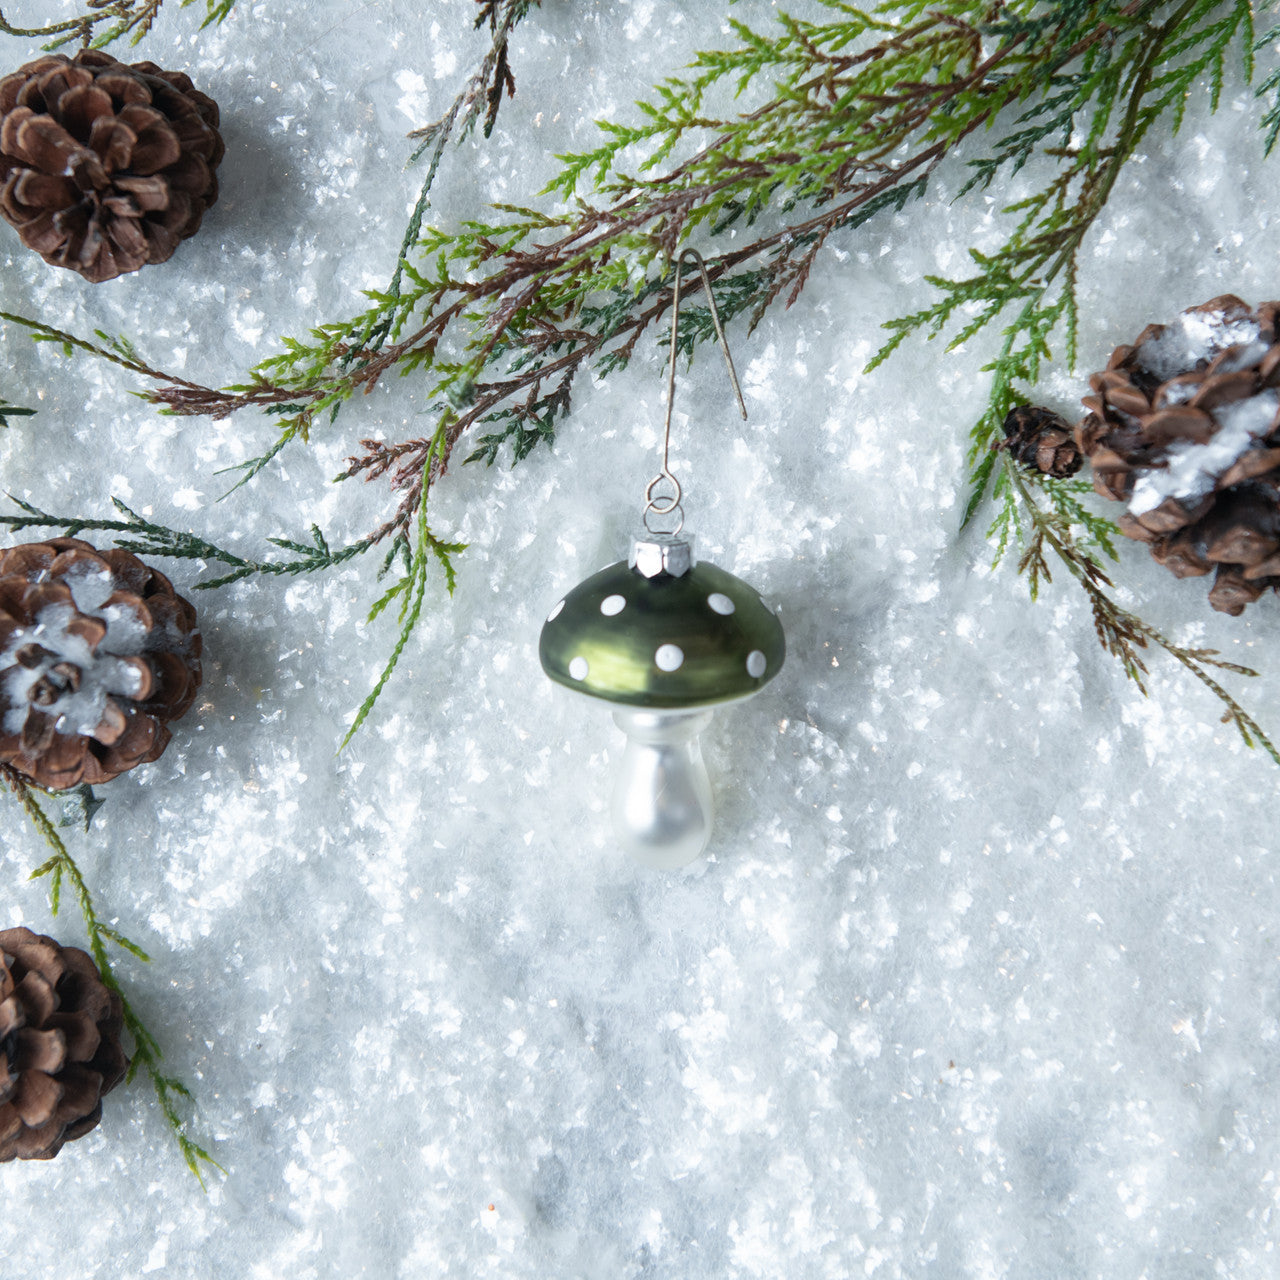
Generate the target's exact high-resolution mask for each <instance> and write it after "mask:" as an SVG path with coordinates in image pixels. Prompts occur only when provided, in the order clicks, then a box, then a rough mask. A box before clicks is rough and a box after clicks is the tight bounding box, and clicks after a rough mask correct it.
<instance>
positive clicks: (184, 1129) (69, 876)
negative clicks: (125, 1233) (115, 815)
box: [0, 765, 226, 1187]
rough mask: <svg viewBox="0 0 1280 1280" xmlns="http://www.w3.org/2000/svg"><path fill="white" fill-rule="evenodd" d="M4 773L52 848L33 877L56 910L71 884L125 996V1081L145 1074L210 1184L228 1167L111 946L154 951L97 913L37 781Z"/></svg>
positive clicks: (108, 972) (189, 1161) (185, 1154)
mask: <svg viewBox="0 0 1280 1280" xmlns="http://www.w3.org/2000/svg"><path fill="white" fill-rule="evenodd" d="M0 779H3V781H4V783H5V785H7V786H8V787H9V789H10V790H11V791H12V792H13V793H14V795H15V796H16V797H17V799H18V802H19V804H21V806H22V808H23V811H24V812H25V813H26V815H27V817H28V818H29V819H30V821H31V824H32V825H33V826H34V827H35V829H36V830H37V831H38V832H39V833H40V835H41V836H42V837H43V839H44V841H45V843H46V844H47V845H48V846H49V849H50V851H51V856H50V857H49V858H47V859H46V860H45V861H44V862H43V863H41V865H40V866H38V867H37V868H36V869H35V870H34V871H33V872H32V873H31V879H32V880H41V879H44V880H46V881H47V883H48V886H49V909H50V912H51V913H52V914H53V915H55V916H56V915H57V914H58V910H59V908H60V907H61V905H62V889H63V886H64V884H65V885H69V886H70V888H71V892H72V895H73V896H74V898H75V900H76V904H77V906H79V908H80V915H81V917H82V918H83V920H84V927H85V932H86V933H87V934H88V941H89V953H90V955H92V956H93V960H94V963H95V964H96V965H97V966H98V972H99V973H100V974H101V975H102V981H103V982H104V983H105V984H106V985H107V986H108V987H109V988H110V989H111V990H112V991H114V992H115V993H116V994H117V995H118V996H119V997H120V1004H121V1007H122V1009H123V1012H124V1025H125V1030H126V1031H128V1033H129V1036H130V1038H131V1039H132V1041H133V1051H132V1053H131V1054H130V1060H129V1071H128V1074H127V1076H126V1077H125V1079H126V1083H128V1082H131V1081H132V1080H133V1079H134V1078H135V1077H136V1076H137V1074H138V1073H139V1072H144V1073H145V1074H146V1076H147V1078H148V1079H149V1080H150V1081H151V1087H152V1088H153V1089H154V1090H155V1094H156V1099H157V1100H158V1101H159V1103H160V1110H161V1113H162V1114H163V1115H164V1118H165V1123H166V1124H167V1125H168V1126H169V1128H170V1130H171V1131H172V1133H173V1137H174V1140H175V1141H176V1142H177V1144H178V1150H179V1151H180V1152H181V1153H182V1158H183V1160H184V1161H185V1162H186V1165H187V1168H188V1169H190V1170H191V1172H192V1173H193V1174H194V1175H195V1176H196V1178H197V1180H198V1181H199V1183H200V1185H201V1186H202V1187H203V1186H204V1185H205V1182H204V1171H205V1167H206V1166H207V1167H208V1168H213V1169H217V1170H218V1171H219V1172H222V1173H225V1172H226V1170H225V1169H223V1168H222V1166H221V1165H220V1164H219V1163H218V1162H217V1161H216V1160H215V1159H214V1158H213V1157H212V1156H211V1155H210V1154H209V1152H208V1151H207V1150H206V1149H205V1148H204V1147H203V1146H202V1145H201V1144H200V1143H199V1142H197V1141H196V1140H195V1139H194V1138H192V1137H191V1135H190V1133H189V1132H188V1125H187V1121H186V1120H185V1119H184V1118H183V1116H182V1109H183V1108H184V1106H185V1105H186V1104H189V1103H192V1102H193V1101H194V1099H193V1098H192V1095H191V1091H190V1090H189V1089H188V1088H187V1086H186V1085H185V1084H183V1082H182V1081H181V1080H179V1079H177V1078H176V1077H174V1076H171V1075H168V1074H166V1072H165V1071H164V1068H163V1061H164V1051H163V1050H162V1049H161V1048H160V1043H159V1041H157V1040H156V1038H155V1036H154V1035H152V1034H151V1032H150V1031H148V1030H147V1028H146V1026H145V1024H144V1023H143V1021H142V1019H141V1018H140V1017H139V1016H138V1013H137V1011H136V1010H135V1009H134V1007H133V1005H132V1003H131V1002H130V1000H129V997H128V996H127V995H126V994H125V991H124V988H123V987H122V986H121V984H120V980H119V978H117V977H116V973H115V969H114V968H113V967H112V962H111V951H112V948H118V949H120V950H122V951H126V952H128V953H129V955H131V956H133V957H134V959H136V960H141V961H143V962H144V963H149V962H150V960H151V957H150V956H149V955H147V953H146V952H145V951H143V950H142V948H141V947H139V946H138V945H137V943H134V942H130V941H129V939H128V938H126V937H125V936H124V934H122V933H121V932H120V931H119V930H118V929H113V928H112V927H111V926H110V925H108V924H105V923H104V922H103V920H102V919H101V917H100V916H99V915H98V910H97V907H96V906H95V905H94V901H93V896H92V894H91V893H90V892H89V886H88V884H87V883H86V882H85V878H84V875H83V873H82V872H81V870H80V867H79V865H78V864H77V862H76V860H75V858H73V857H72V856H71V853H70V851H69V850H68V849H67V846H66V843H65V841H64V840H63V839H62V837H61V836H60V835H59V834H58V830H57V828H56V827H55V826H54V825H53V822H52V821H51V820H50V818H49V816H48V814H46V813H45V811H44V809H43V808H42V807H41V805H40V802H39V801H38V800H37V799H36V794H35V792H36V789H35V787H34V786H33V785H32V784H31V783H30V782H28V781H27V779H25V778H23V777H22V776H21V775H20V774H18V773H16V772H15V771H14V770H12V769H10V768H9V766H8V765H0Z"/></svg>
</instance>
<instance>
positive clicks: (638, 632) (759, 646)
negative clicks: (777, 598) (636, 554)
mask: <svg viewBox="0 0 1280 1280" xmlns="http://www.w3.org/2000/svg"><path fill="white" fill-rule="evenodd" d="M613 596H620V597H622V599H623V600H624V601H625V604H624V605H623V607H622V609H621V611H620V612H618V613H616V614H614V615H613V616H608V615H606V614H605V613H603V612H602V611H601V608H600V606H601V605H602V604H603V603H604V602H605V601H606V600H608V599H609V598H610V597H613ZM712 596H717V597H727V598H728V600H730V601H732V603H733V612H732V613H731V614H728V615H727V616H726V615H724V614H722V613H719V612H717V611H716V609H715V608H713V607H712V605H711V603H710V598H711V597H712ZM721 603H722V602H721ZM552 612H553V614H554V616H553V617H551V618H550V619H548V621H547V623H546V625H545V626H543V628H542V637H541V640H540V641H539V644H538V656H539V657H540V658H541V659H542V669H543V670H544V671H545V672H546V673H547V675H549V676H550V677H551V679H552V680H555V681H556V682H557V683H558V684H562V685H565V686H566V687H567V688H570V689H576V690H577V691H578V692H579V693H586V694H590V695H591V696H592V697H595V698H603V699H605V700H606V701H609V702H619V703H623V704H624V705H626V706H632V707H656V708H664V709H673V708H677V707H697V706H706V705H709V704H712V703H717V702H729V701H732V700H734V699H736V698H745V697H748V696H749V695H750V694H753V693H755V692H756V691H757V690H758V689H761V688H763V687H764V686H765V685H766V684H768V683H769V681H770V680H772V679H773V677H774V676H775V675H777V674H778V672H779V671H780V670H781V669H782V663H783V660H784V659H785V657H786V651H787V649H786V641H785V639H784V637H783V634H782V624H781V623H780V622H779V621H778V619H777V617H776V616H775V615H774V614H773V612H772V611H771V610H770V609H769V608H768V606H767V605H766V604H765V603H764V601H763V600H761V598H760V594H759V592H757V591H756V589H755V588H754V587H752V586H749V585H748V584H747V583H745V582H743V581H742V579H741V578H735V577H734V576H733V574H731V573H726V572H725V571H724V570H723V569H717V568H716V566H715V565H713V564H699V565H695V566H694V567H693V568H692V569H691V570H690V571H689V572H688V573H686V574H682V575H681V576H680V577H678V578H675V577H671V576H670V575H669V574H659V575H658V576H657V577H655V578H646V577H644V576H643V575H641V574H639V573H637V572H636V571H635V570H634V569H631V568H629V567H628V566H627V562H626V561H625V560H620V561H619V562H618V563H617V564H613V565H610V566H609V567H608V568H607V569H602V570H601V571H600V572H599V573H597V574H594V575H593V576H592V577H590V578H587V579H586V581H584V582H581V583H579V584H578V585H577V586H576V587H574V589H573V590H572V591H570V592H569V594H568V595H567V596H566V597H565V598H564V601H563V603H562V607H560V611H559V612H558V613H556V612H555V610H553V611H552ZM668 645H674V646H676V647H677V648H678V649H679V650H680V653H681V655H682V660H681V662H680V665H679V666H678V667H677V668H676V669H675V670H673V671H666V670H663V669H662V667H661V666H660V665H659V656H660V650H663V646H668ZM668 652H669V651H663V656H667V654H668ZM751 655H757V656H756V657H755V658H754V661H753V669H756V670H758V669H759V664H760V662H761V661H763V664H764V666H763V671H762V672H761V673H760V674H758V675H753V674H752V671H751V670H749V669H748V659H749V658H750V657H751ZM583 662H585V664H586V672H585V674H583V673H582V663H583Z"/></svg>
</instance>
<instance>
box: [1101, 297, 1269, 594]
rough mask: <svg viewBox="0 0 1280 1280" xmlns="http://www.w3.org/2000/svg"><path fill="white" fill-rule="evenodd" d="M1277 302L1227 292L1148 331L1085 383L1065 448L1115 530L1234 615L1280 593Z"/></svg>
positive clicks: (1124, 347)
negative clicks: (1112, 502) (1078, 459)
mask: <svg viewBox="0 0 1280 1280" xmlns="http://www.w3.org/2000/svg"><path fill="white" fill-rule="evenodd" d="M1278 319H1280V303H1276V302H1264V303H1262V304H1261V306H1259V307H1258V308H1257V310H1254V309H1252V308H1251V307H1249V305H1248V304H1247V303H1244V302H1241V300H1240V299H1239V298H1237V297H1234V296H1232V295H1231V294H1224V295H1223V296H1222V297H1220V298H1214V299H1212V300H1211V301H1209V302H1206V303H1204V304H1203V305H1202V306H1199V307H1191V308H1189V309H1188V310H1186V311H1184V312H1183V313H1182V314H1181V315H1179V316H1178V317H1177V318H1176V319H1175V320H1174V321H1173V322H1172V323H1171V324H1168V325H1162V324H1154V325H1149V326H1148V327H1147V328H1146V329H1144V330H1143V331H1142V333H1140V334H1139V335H1138V337H1137V339H1136V340H1135V341H1134V342H1133V344H1132V345H1130V346H1122V347H1117V348H1116V349H1115V351H1114V352H1112V354H1111V359H1110V361H1108V363H1107V368H1106V370H1105V371H1104V372H1102V373H1095V374H1094V375H1093V376H1092V377H1091V378H1090V379H1089V385H1090V386H1091V387H1092V388H1093V394H1092V395H1088V396H1085V397H1084V401H1083V402H1084V405H1085V407H1086V408H1087V409H1088V410H1089V413H1088V415H1087V416H1086V417H1085V419H1084V421H1083V422H1081V423H1080V424H1079V426H1077V427H1076V442H1077V443H1078V444H1079V445H1080V448H1081V449H1082V450H1083V451H1084V453H1085V454H1086V456H1087V457H1088V458H1089V461H1090V462H1091V463H1092V465H1093V486H1094V488H1095V489H1096V490H1097V491H1098V492H1099V493H1100V494H1102V495H1103V496H1104V497H1107V498H1113V499H1116V500H1117V501H1120V502H1123V503H1125V504H1126V506H1127V507H1128V510H1127V511H1126V512H1125V513H1124V515H1122V516H1121V517H1120V518H1119V521H1118V523H1119V525H1120V528H1121V530H1122V532H1124V533H1125V534H1126V535H1127V536H1128V537H1130V538H1136V539H1138V540H1139V541H1141V542H1146V543H1148V544H1149V545H1150V547H1151V554H1152V555H1153V556H1154V557H1155V559H1156V560H1157V561H1158V562H1159V563H1160V564H1163V565H1165V566H1166V567H1167V568H1168V569H1170V570H1171V571H1172V572H1173V573H1175V574H1176V575H1177V576H1178V577H1179V578H1187V577H1202V576H1204V575H1205V574H1208V573H1210V572H1212V573H1213V574H1214V583H1213V588H1212V589H1211V590H1210V592H1209V601H1210V603H1211V604H1212V605H1213V607H1214V608H1215V609H1219V610H1221V611H1222V612H1224V613H1230V614H1239V613H1241V612H1243V610H1244V607H1245V605H1246V604H1248V603H1250V602H1251V601H1253V600H1256V599H1257V598H1258V597H1259V596H1260V595H1261V594H1262V593H1263V591H1265V590H1266V588H1267V587H1280V342H1277V337H1278V336H1280V335H1278V332H1277V330H1278Z"/></svg>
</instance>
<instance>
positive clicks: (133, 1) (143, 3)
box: [0, 0, 236, 50]
mask: <svg viewBox="0 0 1280 1280" xmlns="http://www.w3.org/2000/svg"><path fill="white" fill-rule="evenodd" d="M198 2H199V0H179V4H178V7H179V8H180V9H186V8H187V7H188V6H190V5H193V4H196V3H198ZM164 3H165V0H87V3H86V4H85V7H84V9H83V10H82V11H81V12H80V13H77V14H76V15H75V16H74V17H71V18H64V19H62V20H60V21H58V22H49V23H46V24H45V25H44V26H42V27H15V26H13V25H12V24H10V23H9V22H8V21H7V20H6V18H5V16H4V13H3V12H2V11H0V32H3V33H4V34H5V35H10V36H23V37H25V38H27V39H32V40H47V41H48V43H47V44H45V45H44V46H43V47H44V48H46V49H50V50H52V49H61V48H62V47H63V46H64V45H68V44H74V43H76V42H77V41H78V42H79V43H80V44H81V45H83V46H84V47H85V48H86V49H88V48H93V49H103V48H105V47H106V46H107V45H109V44H113V43H114V42H115V41H117V40H119V39H121V38H122V37H124V36H128V37H129V43H130V44H131V45H135V44H137V43H138V41H139V40H141V39H142V37H143V36H145V35H146V34H147V32H149V31H150V30H151V28H152V26H153V25H154V24H155V20H156V18H158V17H159V16H160V10H161V9H162V8H163V7H164ZM204 6H205V18H204V21H203V22H202V23H201V24H200V25H201V27H207V26H210V25H211V24H214V23H220V22H222V21H223V20H224V19H225V18H226V17H227V16H228V15H229V14H230V13H231V10H232V9H234V8H235V6H236V0H204Z"/></svg>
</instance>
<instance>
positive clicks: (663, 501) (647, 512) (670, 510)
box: [644, 467, 684, 537]
mask: <svg viewBox="0 0 1280 1280" xmlns="http://www.w3.org/2000/svg"><path fill="white" fill-rule="evenodd" d="M664 481H666V482H667V483H668V484H670V485H671V487H672V489H674V491H675V492H674V493H669V494H668V493H658V494H655V493H654V490H655V489H657V487H658V486H659V485H660V484H662V483H663V482H664ZM644 496H645V508H644V527H645V528H646V529H648V530H649V532H650V533H654V534H666V535H668V536H670V537H674V536H675V535H676V534H677V533H679V532H680V530H681V529H683V528H684V508H683V507H682V506H681V505H680V499H681V496H682V493H681V489H680V481H679V480H677V479H676V478H675V476H673V475H672V474H671V472H670V471H668V470H667V469H666V468H665V467H664V468H663V469H662V471H661V472H659V473H658V474H657V475H656V476H654V478H653V479H652V480H650V481H649V487H648V488H647V489H646V490H645V491H644ZM677 512H678V513H679V515H678V516H677V515H676V513H677ZM651 516H673V517H675V520H676V524H675V527H674V528H672V529H655V528H654V527H653V525H652V524H651V523H650V517H651Z"/></svg>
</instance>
